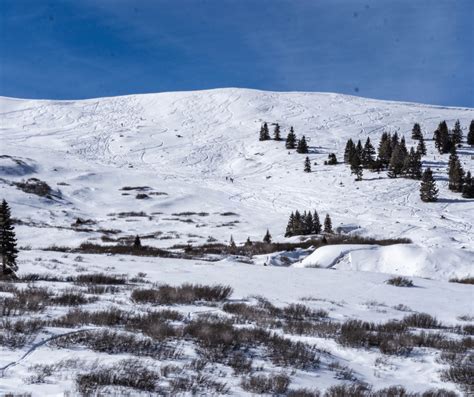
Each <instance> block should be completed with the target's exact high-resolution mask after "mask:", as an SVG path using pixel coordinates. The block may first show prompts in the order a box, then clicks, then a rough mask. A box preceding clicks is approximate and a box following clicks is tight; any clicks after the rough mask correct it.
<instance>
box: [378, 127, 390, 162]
mask: <svg viewBox="0 0 474 397" xmlns="http://www.w3.org/2000/svg"><path fill="white" fill-rule="evenodd" d="M378 155H379V156H378V157H379V160H380V161H381V163H382V164H383V165H384V166H385V167H386V166H388V164H389V163H390V159H391V158H392V140H391V136H390V134H389V133H387V132H384V133H383V134H382V137H381V138H380V143H379V147H378Z"/></svg>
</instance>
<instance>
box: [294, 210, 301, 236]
mask: <svg viewBox="0 0 474 397" xmlns="http://www.w3.org/2000/svg"><path fill="white" fill-rule="evenodd" d="M302 234H303V218H302V216H301V214H300V212H299V211H298V210H296V211H295V223H294V226H293V235H297V236H299V235H302Z"/></svg>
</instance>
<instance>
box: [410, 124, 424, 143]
mask: <svg viewBox="0 0 474 397" xmlns="http://www.w3.org/2000/svg"><path fill="white" fill-rule="evenodd" d="M422 136H423V134H422V133H421V127H420V124H418V123H415V125H414V126H413V129H412V130H411V138H412V139H415V140H418V139H420V137H422Z"/></svg>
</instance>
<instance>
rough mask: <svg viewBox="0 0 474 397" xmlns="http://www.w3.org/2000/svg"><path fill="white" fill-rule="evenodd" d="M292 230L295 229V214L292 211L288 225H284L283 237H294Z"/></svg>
mask: <svg viewBox="0 0 474 397" xmlns="http://www.w3.org/2000/svg"><path fill="white" fill-rule="evenodd" d="M294 228H295V214H294V213H293V211H292V212H291V214H290V217H289V218H288V224H287V225H286V231H285V237H291V236H293V235H294Z"/></svg>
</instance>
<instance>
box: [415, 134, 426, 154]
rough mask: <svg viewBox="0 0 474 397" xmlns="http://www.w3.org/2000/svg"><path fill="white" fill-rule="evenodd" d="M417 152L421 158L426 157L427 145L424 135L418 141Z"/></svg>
mask: <svg viewBox="0 0 474 397" xmlns="http://www.w3.org/2000/svg"><path fill="white" fill-rule="evenodd" d="M416 151H417V153H418V154H419V156H420V157H422V156H426V145H425V139H424V138H423V135H420V138H419V140H418V145H416Z"/></svg>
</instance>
